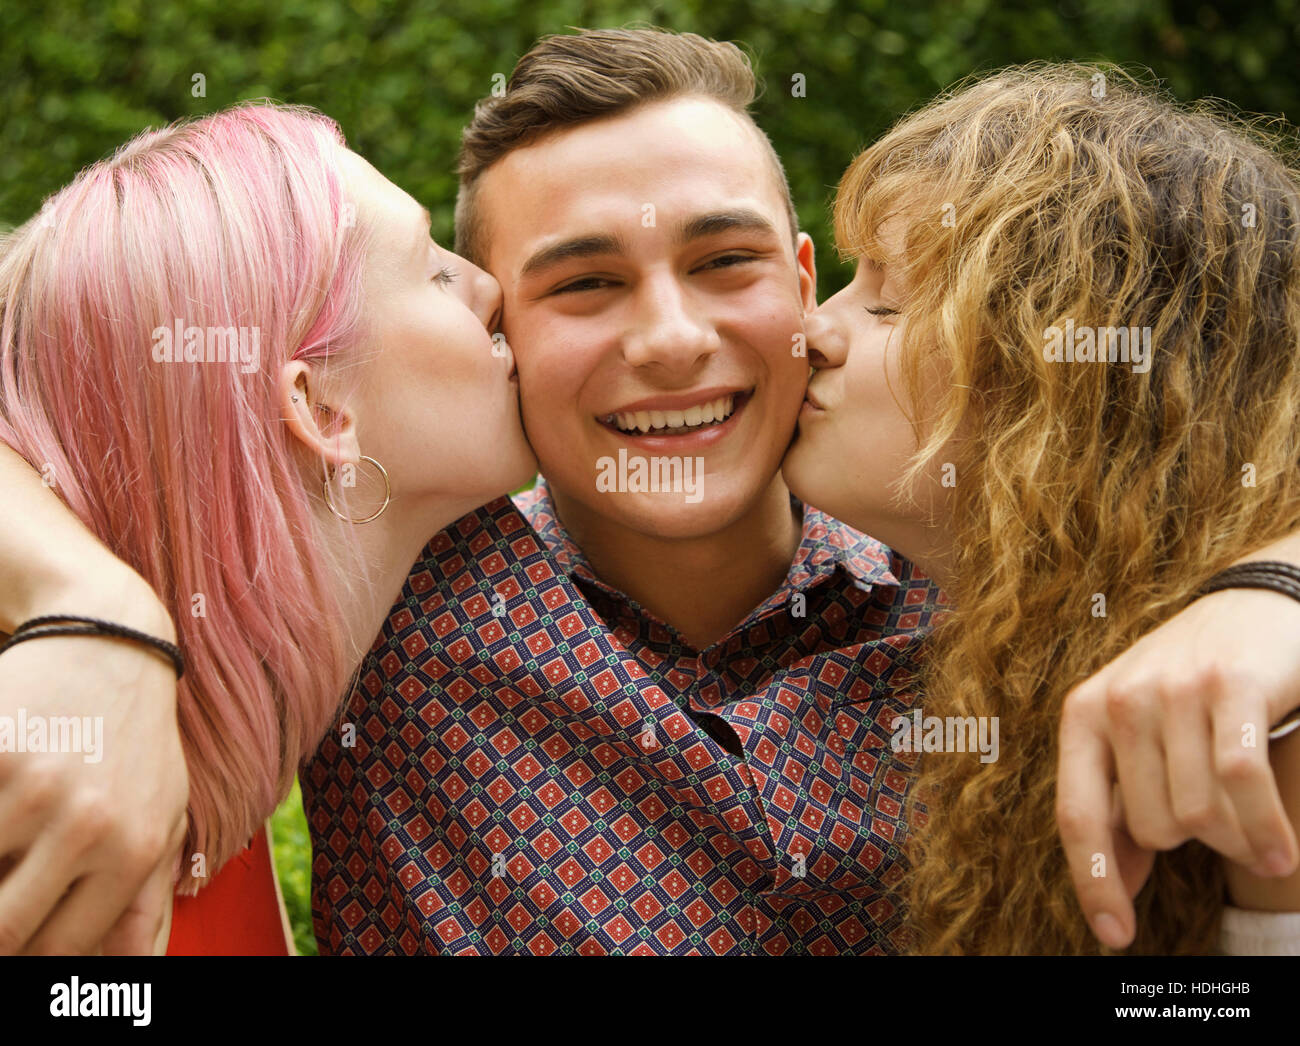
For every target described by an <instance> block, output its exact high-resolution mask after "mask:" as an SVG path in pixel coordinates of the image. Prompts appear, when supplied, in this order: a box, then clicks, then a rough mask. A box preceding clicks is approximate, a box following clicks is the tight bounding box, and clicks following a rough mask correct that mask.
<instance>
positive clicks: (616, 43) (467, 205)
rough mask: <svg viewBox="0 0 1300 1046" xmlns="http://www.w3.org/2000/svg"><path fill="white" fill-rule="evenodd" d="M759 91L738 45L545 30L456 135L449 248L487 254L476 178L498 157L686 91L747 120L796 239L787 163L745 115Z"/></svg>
mask: <svg viewBox="0 0 1300 1046" xmlns="http://www.w3.org/2000/svg"><path fill="white" fill-rule="evenodd" d="M757 93H758V81H757V80H756V78H755V76H754V69H753V66H752V65H751V64H750V61H749V56H748V55H746V54H745V52H744V51H742V50H741V49H740V48H739V47H737V46H736V45H735V44H731V43H722V42H719V41H717V40H709V39H706V38H705V37H702V36H697V35H696V34H695V33H674V32H670V31H668V30H666V29H583V30H580V31H579V32H577V33H574V34H568V35H557V36H546V37H543V38H542V39H541V40H539V41H538V42H537V43H536V44H534V45H533V48H532V50H531V51H529V52H528V53H527V54H526V55H524V56H523V57H522V58H521V59H519V62H518V64H516V65H515V68H514V72H513V73H511V74H510V80H509V82H508V83H507V84H506V93H505V94H504V95H503V96H501V97H490V98H484V99H483V100H482V101H480V102H479V103H478V105H476V106H475V107H474V118H473V119H472V120H471V121H470V122H469V126H467V127H466V128H465V131H464V133H463V134H462V136H461V143H460V163H459V173H460V194H459V196H458V198H457V200H456V253H457V254H460V255H462V256H463V257H465V258H467V259H469V260H470V261H472V262H474V263H475V264H477V265H483V264H485V263H486V261H487V243H486V242H485V239H486V238H485V236H484V231H483V221H482V216H481V214H480V213H479V208H478V201H477V199H476V197H477V187H478V180H479V178H480V177H481V176H482V174H483V172H484V171H486V170H487V169H488V168H489V167H491V166H492V165H493V164H494V163H496V162H497V161H498V160H500V159H501V158H502V157H504V156H506V155H508V154H509V153H511V152H513V151H514V150H515V149H520V148H523V147H524V146H526V145H530V144H532V143H533V142H535V141H537V140H538V139H539V138H541V137H543V136H544V135H547V134H551V133H553V132H556V131H561V130H565V129H568V128H572V127H576V126H578V125H579V124H583V123H587V122H588V121H591V120H597V119H601V118H602V117H607V116H617V115H620V114H622V113H626V112H630V111H631V110H632V109H635V108H637V107H638V106H640V105H644V104H646V103H647V102H656V101H668V100H670V99H673V98H678V97H682V96H686V95H695V96H699V97H702V98H707V99H710V100H712V101H715V102H718V103H719V104H721V105H723V106H726V108H728V109H730V110H731V111H732V112H734V113H739V114H740V115H742V116H744V117H745V118H746V119H747V120H749V122H750V123H751V124H752V125H753V127H754V130H755V131H756V132H757V133H758V136H759V139H760V140H761V141H762V142H763V144H764V145H765V146H766V147H767V152H768V155H769V156H770V158H771V161H772V166H773V168H774V169H775V171H776V175H777V184H778V185H779V186H780V187H781V191H782V193H783V195H784V197H785V203H786V212H787V215H788V217H789V219H790V234H791V237H794V236H795V235H797V234H798V231H799V219H798V216H797V215H796V214H795V209H794V202H793V200H792V199H791V196H790V183H789V181H788V180H787V179H786V175H785V168H784V167H782V166H781V160H780V157H778V156H777V155H776V150H775V149H773V148H772V143H771V141H770V140H769V139H768V137H767V135H766V134H764V133H763V131H762V129H761V128H759V126H758V125H757V124H756V123H754V121H753V117H752V116H750V113H749V105H750V103H751V102H753V100H754V97H755V95H756V94H757Z"/></svg>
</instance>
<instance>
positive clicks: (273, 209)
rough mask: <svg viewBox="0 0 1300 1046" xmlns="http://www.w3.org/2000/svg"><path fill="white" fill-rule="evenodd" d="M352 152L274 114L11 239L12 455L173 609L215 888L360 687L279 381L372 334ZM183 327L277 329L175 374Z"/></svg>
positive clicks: (105, 172) (124, 167)
mask: <svg viewBox="0 0 1300 1046" xmlns="http://www.w3.org/2000/svg"><path fill="white" fill-rule="evenodd" d="M342 147H343V137H342V134H341V133H340V131H339V128H338V126H337V125H336V124H335V123H334V122H333V121H331V120H329V119H328V118H326V117H325V116H323V115H321V114H320V113H317V112H315V111H313V110H309V109H305V108H300V107H289V106H280V105H274V104H270V103H255V104H245V105H240V106H237V107H235V108H233V109H228V110H225V111H223V112H219V113H216V114H213V115H211V116H206V117H203V118H202V119H198V120H194V121H192V122H187V123H180V124H174V125H172V126H169V127H167V128H164V129H162V130H158V131H146V132H144V133H143V134H141V135H139V136H138V137H136V138H135V139H133V140H132V141H130V142H128V143H127V144H126V145H124V146H122V148H121V149H119V150H118V151H117V153H116V154H115V155H114V156H113V157H112V158H111V159H108V160H105V161H102V162H100V163H97V164H95V165H94V166H92V167H89V168H87V169H86V170H84V171H82V172H81V174H80V175H78V177H77V178H76V179H75V180H74V181H73V182H72V183H71V184H70V185H68V186H67V187H66V188H64V189H62V190H61V191H60V192H58V193H57V194H55V195H54V196H53V197H51V198H50V200H49V201H48V202H47V204H46V207H45V208H44V209H43V210H42V212H41V213H40V214H39V215H37V216H36V217H34V218H33V219H32V220H31V221H29V222H27V223H26V224H25V225H24V226H22V227H20V228H19V229H17V230H15V231H14V232H12V233H10V234H9V235H8V236H6V237H5V239H4V241H3V243H2V244H0V312H2V315H3V320H2V321H0V439H3V440H4V441H5V442H6V443H8V444H9V445H10V446H11V447H13V448H14V449H15V450H16V451H17V452H18V453H19V454H21V455H22V456H23V457H24V458H25V459H26V460H27V461H28V462H29V463H30V464H31V465H32V466H33V467H35V468H37V469H42V468H48V467H49V466H53V476H54V480H55V483H54V489H55V491H56V492H57V493H58V494H59V495H60V496H61V497H62V498H63V500H64V501H65V502H66V503H67V504H68V506H69V507H70V508H71V509H72V511H73V512H75V513H76V514H77V515H78V516H79V517H80V518H81V520H82V521H83V522H84V523H85V524H86V525H87V526H88V527H89V528H90V530H92V531H93V532H94V533H95V534H96V535H97V536H98V537H99V538H100V539H101V540H102V541H104V543H105V544H106V545H107V546H108V547H109V548H110V549H112V550H113V552H114V553H115V554H116V555H117V556H119V557H120V558H121V559H123V560H125V561H126V562H127V563H129V564H130V565H131V566H132V567H133V568H134V569H135V570H137V571H138V572H139V573H140V574H141V575H142V576H143V577H144V578H145V579H146V580H147V581H148V582H149V583H150V584H151V585H152V586H153V587H154V589H155V591H157V592H158V594H159V596H160V597H161V598H162V599H163V601H164V602H165V603H166V605H167V606H168V607H169V608H170V610H171V612H172V616H173V618H174V620H175V622H176V627H177V632H178V634H179V640H180V645H181V647H182V649H183V650H184V652H185V657H186V662H187V669H186V672H185V676H184V678H183V679H182V680H181V683H180V688H179V720H180V728H181V736H182V742H183V745H184V749H185V753H186V758H187V760H188V764H189V774H190V805H189V833H188V837H187V839H186V843H185V845H186V850H185V856H186V858H188V857H189V856H190V855H191V854H194V853H202V854H204V855H205V857H206V861H207V869H208V874H209V875H212V874H215V872H216V871H217V869H219V868H220V867H221V866H222V865H223V864H224V863H225V862H226V860H227V859H228V858H229V857H230V856H232V855H233V854H234V853H236V852H237V851H238V850H239V849H240V848H241V847H243V846H244V845H245V844H246V843H247V842H248V840H249V837H250V836H251V835H252V834H253V833H254V832H256V830H257V829H258V827H259V825H260V824H261V822H262V821H263V820H264V819H265V818H266V817H267V816H268V815H269V814H270V812H271V811H272V810H273V809H274V808H275V805H276V803H277V802H278V801H279V800H280V799H281V798H283V796H284V795H285V794H287V792H288V790H289V788H290V787H291V786H292V783H293V778H294V774H295V772H296V770H297V766H298V763H299V761H300V760H301V759H302V758H303V757H304V756H306V755H309V754H310V753H311V751H312V750H313V748H314V746H315V745H316V743H317V742H318V741H319V739H320V736H321V735H322V734H323V732H324V730H325V729H326V728H327V726H328V725H329V722H330V720H331V718H332V716H333V715H334V713H335V711H336V709H337V705H338V701H339V698H340V695H341V693H342V692H343V688H344V686H345V685H346V682H347V674H348V664H347V658H346V657H345V656H344V655H343V652H342V636H341V631H340V627H339V611H338V607H337V605H336V604H335V602H334V600H333V597H332V595H331V590H330V588H329V586H328V585H327V584H326V583H325V581H326V578H327V576H328V571H330V570H331V569H336V568H337V564H334V563H332V562H328V561H326V559H325V553H324V552H323V551H322V545H321V541H320V539H321V531H320V529H319V527H320V524H318V523H317V522H316V518H315V517H314V516H313V512H312V501H313V498H312V496H311V495H309V493H308V490H307V487H306V485H305V483H304V474H305V473H304V466H305V464H306V462H305V461H304V457H303V452H302V451H301V448H300V446H299V445H297V444H296V441H295V440H294V438H293V437H292V436H291V435H290V433H289V432H288V429H287V427H286V426H285V425H284V424H283V423H282V422H281V420H280V406H279V401H278V385H277V383H278V380H279V372H280V369H281V367H282V365H283V364H284V363H285V362H287V361H288V360H290V359H317V360H321V359H324V358H326V357H330V356H332V355H333V354H336V353H340V354H343V356H344V358H346V355H347V353H348V350H351V349H354V348H356V346H357V345H358V342H359V338H360V337H361V327H360V308H361V282H362V280H361V277H362V264H363V259H364V255H365V241H366V233H365V230H364V224H363V223H357V222H353V221H350V220H348V219H349V217H350V214H351V213H352V212H350V211H349V209H348V208H349V204H348V199H347V191H346V185H345V183H344V180H343V177H342V175H341V173H340V169H339V164H338V159H339V155H340V149H341V148H342ZM177 319H180V320H182V322H183V325H185V326H190V325H192V326H197V327H202V328H204V329H205V330H206V328H208V327H210V326H213V327H247V328H252V327H257V328H259V329H260V332H261V336H260V355H261V365H260V366H259V367H258V368H257V369H256V370H254V371H252V372H250V373H243V368H242V367H240V366H239V365H233V366H232V365H231V364H221V363H185V364H172V363H159V362H155V360H154V358H153V347H154V339H153V336H152V333H151V332H153V331H154V330H155V329H156V328H158V327H160V326H166V327H171V326H172V325H173V324H174V322H175V321H176V320H177ZM176 348H177V350H178V351H179V349H180V346H176ZM313 493H318V490H316V491H314V492H313ZM340 526H342V524H340ZM200 594H201V595H202V597H203V601H204V603H205V604H206V606H205V608H204V609H205V616H196V612H197V609H198V604H197V602H196V596H198V595H200ZM181 885H182V889H183V890H184V891H185V892H189V890H191V889H196V888H197V886H198V885H201V884H200V883H196V882H192V881H191V880H189V879H188V877H184V876H183V877H182V884H181Z"/></svg>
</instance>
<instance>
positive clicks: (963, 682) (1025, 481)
mask: <svg viewBox="0 0 1300 1046" xmlns="http://www.w3.org/2000/svg"><path fill="white" fill-rule="evenodd" d="M1294 149H1295V144H1294V139H1293V138H1291V137H1290V136H1289V135H1287V134H1285V133H1278V128H1276V127H1274V128H1268V127H1266V126H1264V125H1262V124H1261V123H1259V122H1253V123H1252V122H1247V121H1243V120H1241V119H1240V118H1238V117H1236V116H1234V115H1233V114H1231V113H1229V112H1226V111H1224V110H1222V109H1220V108H1218V107H1216V106H1213V105H1210V104H1207V103H1201V104H1198V105H1195V106H1183V105H1180V104H1177V103H1175V102H1173V101H1171V100H1170V99H1168V98H1167V97H1165V96H1163V95H1162V94H1160V93H1159V92H1157V91H1155V90H1153V89H1151V88H1150V87H1147V86H1144V85H1143V84H1142V83H1140V82H1138V81H1136V80H1135V79H1133V78H1131V77H1129V76H1126V75H1124V73H1123V72H1122V71H1120V70H1113V69H1106V70H1102V69H1098V68H1094V67H1090V66H1076V65H1045V64H1035V65H1030V66H1023V67H1018V68H1012V69H1007V70H1005V71H1002V72H1000V73H997V74H995V75H992V76H989V77H987V78H985V79H983V80H979V81H977V82H974V83H971V84H966V85H963V86H962V87H960V88H958V89H956V90H955V91H953V92H952V93H950V94H947V95H945V96H944V97H942V98H939V99H937V100H936V101H934V102H931V103H930V104H928V105H926V106H925V107H924V108H922V109H920V110H919V111H917V112H916V113H913V114H912V115H910V116H908V117H907V118H906V119H904V120H902V121H901V122H900V123H899V124H898V125H897V126H895V127H894V128H893V129H892V130H891V131H889V133H888V134H886V135H885V136H884V137H883V138H882V139H880V140H879V141H878V142H876V143H875V144H874V145H872V146H871V148H869V149H868V150H867V151H866V152H864V153H863V154H862V155H861V156H859V157H858V158H857V159H856V160H854V162H853V164H852V165H851V166H850V167H849V169H848V171H847V172H846V173H845V175H844V178H843V180H842V181H841V183H840V188H839V193H838V196H837V198H836V201H835V229H836V238H837V240H838V242H839V245H840V247H841V249H842V250H844V251H845V253H847V254H848V255H850V256H852V257H856V258H864V259H872V258H880V257H882V256H884V254H885V252H887V250H888V246H889V241H888V238H887V237H882V235H881V230H882V228H883V227H887V226H888V225H889V222H890V221H891V219H897V218H899V217H901V218H902V219H903V223H904V225H905V227H906V229H907V233H906V237H905V239H906V243H905V245H904V248H903V253H904V255H905V257H904V258H903V259H902V260H901V264H900V266H899V267H900V269H901V271H902V274H903V275H904V280H903V284H904V285H905V286H908V287H910V290H909V291H908V293H907V296H906V298H905V300H904V302H903V304H902V308H903V311H904V312H905V314H906V315H907V318H908V321H907V324H906V327H905V330H904V332H903V334H902V338H903V340H902V342H901V344H900V346H899V351H900V354H901V364H902V372H903V378H904V382H905V385H906V390H907V392H908V393H909V395H908V398H909V399H910V401H911V405H912V409H913V411H914V412H915V413H914V417H916V418H917V419H918V420H922V421H923V422H924V425H923V426H922V427H923V428H924V429H927V430H928V433H924V432H923V433H921V434H922V436H923V439H922V445H921V447H920V450H919V452H918V455H917V457H916V460H915V462H914V465H915V466H916V469H917V470H918V471H917V472H916V473H914V474H923V470H924V468H925V466H926V464H927V463H928V462H933V461H935V460H936V459H937V457H938V455H940V454H944V455H945V456H947V455H949V454H951V458H950V459H949V460H952V461H953V463H954V464H955V467H956V475H957V477H958V481H957V484H956V486H955V488H954V491H953V498H954V500H953V524H952V526H953V539H954V545H955V549H956V560H955V569H954V575H955V579H956V580H955V584H954V585H952V586H949V587H948V594H949V596H951V597H952V601H953V604H954V606H955V610H954V611H953V613H951V614H949V615H947V617H946V619H945V621H944V622H943V623H942V624H941V625H939V626H938V628H936V630H935V632H934V635H933V636H932V637H931V639H930V641H929V643H928V647H929V649H928V651H927V658H926V665H925V681H924V686H923V694H924V700H925V712H926V714H927V715H933V716H936V717H939V718H944V717H947V716H958V717H966V716H977V717H978V716H990V717H991V716H998V717H1000V718H1001V721H1002V723H1003V727H1004V729H1003V734H1002V736H1003V738H1004V741H1003V745H1002V750H1001V758H999V759H998V760H997V761H996V762H993V763H989V764H984V763H980V762H979V761H978V760H972V759H970V758H969V757H961V756H954V755H937V756H931V755H926V756H924V757H922V759H921V761H920V775H919V779H918V782H917V786H916V788H915V790H914V792H913V795H914V797H918V798H920V799H923V800H925V801H926V802H927V803H929V811H928V821H926V822H925V823H923V824H921V825H920V831H919V832H918V834H917V835H915V836H913V838H912V840H911V841H910V849H909V855H910V857H911V859H912V861H913V869H912V872H911V874H910V876H909V879H908V892H909V894H910V896H909V907H910V925H911V927H912V929H913V932H914V933H915V935H916V941H917V947H918V948H919V949H920V950H924V951H928V952H941V953H965V954H971V953H983V954H991V955H998V954H1024V953H1038V954H1050V955H1059V954H1078V953H1095V952H1099V951H1102V950H1103V949H1102V948H1101V946H1100V945H1099V944H1098V943H1097V941H1096V940H1095V939H1094V938H1093V936H1092V934H1091V932H1090V931H1089V929H1088V926H1087V923H1086V922H1085V921H1084V917H1083V914H1082V912H1081V911H1080V909H1079V906H1078V903H1077V902H1076V901H1075V898H1074V891H1073V889H1072V887H1071V884H1070V876H1069V873H1068V868H1067V864H1066V860H1065V856H1064V853H1063V851H1062V849H1061V845H1060V843H1059V842H1058V839H1057V805H1056V804H1057V803H1058V801H1060V802H1061V816H1062V817H1067V818H1068V817H1070V816H1072V806H1073V805H1074V804H1073V801H1072V797H1071V796H1068V795H1067V796H1058V794H1057V787H1056V785H1057V781H1056V768H1057V754H1058V743H1057V738H1058V730H1059V726H1060V720H1061V712H1062V706H1063V703H1064V699H1065V696H1066V694H1067V693H1068V692H1069V691H1070V689H1071V688H1072V687H1073V686H1074V685H1076V684H1078V683H1081V682H1083V681H1084V680H1085V679H1087V678H1088V677H1089V676H1090V675H1092V674H1093V673H1094V672H1096V671H1097V670H1098V669H1100V668H1101V667H1102V666H1103V665H1105V664H1106V663H1107V662H1108V661H1110V660H1111V659H1113V658H1114V657H1116V656H1117V655H1118V654H1120V653H1121V652H1122V651H1123V650H1124V649H1126V648H1127V647H1128V646H1130V645H1131V644H1132V642H1133V641H1134V640H1135V639H1136V638H1137V637H1139V636H1141V635H1143V634H1145V633H1147V632H1150V631H1151V630H1152V629H1154V628H1156V627H1157V626H1158V625H1160V624H1161V623H1162V622H1164V621H1167V620H1168V619H1169V618H1171V617H1172V616H1174V614H1176V613H1177V612H1178V611H1179V610H1181V609H1182V608H1183V607H1184V606H1186V605H1187V602H1188V600H1189V599H1191V598H1192V597H1193V595H1194V594H1195V592H1196V590H1197V588H1198V587H1199V586H1200V585H1201V584H1202V583H1203V582H1204V581H1205V579H1206V578H1208V577H1209V576H1210V575H1212V574H1214V573H1215V572H1217V571H1219V570H1221V569H1223V568H1224V567H1226V566H1227V565H1228V564H1230V563H1232V562H1233V561H1235V560H1237V559H1239V558H1240V557H1242V556H1244V555H1245V554H1247V553H1249V552H1251V551H1252V550H1254V549H1256V548H1258V547H1260V546H1261V545H1265V544H1268V543H1269V542H1270V541H1273V540H1276V539H1278V538H1280V537H1282V536H1283V535H1285V534H1288V533H1290V532H1291V531H1293V530H1295V528H1296V527H1297V526H1300V179H1298V178H1297V174H1296V170H1295V167H1294V165H1293V164H1294V155H1295V152H1294ZM1071 320H1072V321H1074V323H1076V324H1079V325H1081V326H1083V325H1086V326H1088V327H1091V328H1092V329H1093V330H1102V329H1106V328H1120V327H1137V328H1139V329H1142V328H1149V329H1150V331H1151V338H1150V349H1151V355H1152V358H1151V359H1150V360H1149V361H1148V362H1149V363H1150V369H1149V370H1147V371H1141V370H1140V369H1135V368H1134V367H1132V366H1130V365H1128V364H1125V363H1123V362H1105V363H1100V362H1075V363H1067V362H1055V361H1053V360H1050V359H1048V358H1046V354H1045V352H1044V343H1045V334H1046V332H1049V331H1050V330H1052V329H1057V330H1059V329H1061V328H1062V327H1064V326H1065V325H1066V324H1067V322H1069V321H1071ZM1098 344H1099V345H1101V343H1100V342H1099V343H1098ZM1101 353H1102V355H1106V349H1105V347H1104V346H1103V347H1102V348H1101ZM936 360H937V361H938V362H939V363H940V365H941V366H943V367H944V368H946V369H947V370H948V372H949V373H950V375H951V379H950V381H948V382H945V383H944V387H943V389H942V391H941V393H940V394H939V395H938V396H937V397H933V398H932V399H929V400H927V399H926V398H925V394H924V392H923V389H924V387H925V386H924V381H923V376H924V374H925V373H926V371H925V369H924V368H925V367H927V366H931V365H933V363H934V362H935V361H936ZM963 433H970V434H973V438H971V437H970V436H964V435H963ZM954 437H955V439H954ZM950 439H954V442H953V444H952V445H951V446H950V447H949V448H948V449H947V450H945V447H946V446H947V445H948V443H949V440H950ZM1244 473H1246V474H1249V475H1250V476H1251V477H1253V483H1246V482H1244V481H1243V480H1244ZM1096 593H1102V594H1104V595H1105V597H1106V604H1105V614H1104V616H1101V617H1094V616H1093V615H1092V612H1091V611H1092V607H1093V606H1095V605H1096V604H1095V603H1094V598H1095V594H1096ZM1241 667H1242V672H1243V673H1248V669H1249V666H1244V665H1243V666H1241ZM1242 679H1243V680H1247V684H1246V685H1249V684H1248V680H1249V675H1248V674H1244V675H1243V676H1242ZM1237 684H1238V681H1237V680H1236V679H1234V680H1231V681H1230V682H1229V685H1237ZM1176 694H1177V691H1176V690H1171V691H1169V694H1168V695H1166V696H1170V695H1172V696H1176ZM1235 751H1236V750H1235V749H1229V750H1228V752H1227V753H1226V754H1225V752H1224V750H1222V749H1221V750H1219V751H1217V752H1216V758H1218V759H1224V758H1232V757H1233V752H1235ZM1112 874H1114V872H1113V871H1112ZM1224 897H1225V890H1224V873H1223V869H1222V867H1221V862H1220V860H1219V858H1218V855H1217V854H1215V853H1213V852H1211V851H1210V850H1208V849H1207V848H1206V847H1205V846H1203V845H1202V844H1200V843H1199V842H1189V843H1186V844H1184V845H1183V846H1180V847H1178V848H1177V849H1175V850H1172V851H1169V852H1166V853H1161V854H1159V855H1158V857H1157V859H1156V862H1155V868H1154V871H1153V872H1152V874H1151V876H1150V878H1149V879H1148V880H1147V883H1146V885H1145V887H1144V888H1143V889H1142V891H1141V893H1140V894H1139V895H1138V897H1137V899H1136V902H1135V903H1136V909H1137V915H1138V926H1137V936H1136V939H1135V941H1134V943H1133V946H1132V949H1131V950H1132V951H1134V952H1139V953H1147V954H1170V953H1199V954H1204V953H1206V952H1208V951H1210V950H1211V949H1212V948H1213V947H1214V944H1215V939H1216V934H1217V927H1218V923H1219V920H1220V916H1221V914H1222V911H1223V905H1224Z"/></svg>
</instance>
